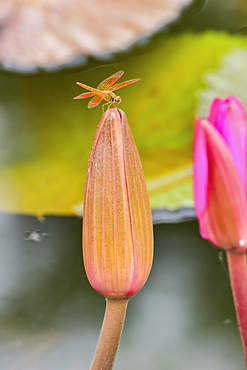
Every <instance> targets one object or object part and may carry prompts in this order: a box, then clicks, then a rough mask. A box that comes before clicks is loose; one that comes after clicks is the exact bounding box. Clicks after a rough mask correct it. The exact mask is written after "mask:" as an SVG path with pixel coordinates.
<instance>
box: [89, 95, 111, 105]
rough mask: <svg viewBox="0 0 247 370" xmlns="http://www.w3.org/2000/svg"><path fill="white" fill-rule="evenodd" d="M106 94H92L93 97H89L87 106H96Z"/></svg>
mask: <svg viewBox="0 0 247 370" xmlns="http://www.w3.org/2000/svg"><path fill="white" fill-rule="evenodd" d="M106 95H107V94H101V95H96V96H94V97H93V99H91V100H90V102H89V103H88V108H94V107H97V105H99V104H100V103H101V102H102V100H103V99H104V98H105V97H106Z"/></svg>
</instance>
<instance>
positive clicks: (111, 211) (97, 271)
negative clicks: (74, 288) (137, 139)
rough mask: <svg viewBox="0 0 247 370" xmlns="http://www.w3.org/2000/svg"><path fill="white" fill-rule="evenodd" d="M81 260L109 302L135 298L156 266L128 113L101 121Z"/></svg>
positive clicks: (88, 182)
mask: <svg viewBox="0 0 247 370" xmlns="http://www.w3.org/2000/svg"><path fill="white" fill-rule="evenodd" d="M83 258H84V264H85V269H86V273H87V276H88V279H89V282H90V283H91V285H92V286H93V288H94V289H96V290H97V291H98V292H99V293H101V294H103V295H105V296H108V297H121V296H132V295H134V294H136V293H137V292H138V290H139V289H141V287H142V286H143V285H144V284H145V282H146V279H147V277H148V275H149V273H150V269H151V266H152V259H153V226H152V218H151V209H150V205H149V198H148V193H147V187H146V182H145V178H144V174H143V170H142V166H141V162H140V158H139V155H138V152H137V148H136V146H135V143H134V139H133V137H132V134H131V131H130V128H129V125H128V122H127V119H126V116H125V113H124V112H123V111H121V110H118V109H115V108H114V109H108V110H107V111H106V112H105V113H104V115H103V116H102V119H101V121H100V123H99V126H98V129H97V131H96V134H95V138H94V142H93V146H92V151H91V155H90V159H89V165H88V174H87V180H86V189H85V198H84V214H83Z"/></svg>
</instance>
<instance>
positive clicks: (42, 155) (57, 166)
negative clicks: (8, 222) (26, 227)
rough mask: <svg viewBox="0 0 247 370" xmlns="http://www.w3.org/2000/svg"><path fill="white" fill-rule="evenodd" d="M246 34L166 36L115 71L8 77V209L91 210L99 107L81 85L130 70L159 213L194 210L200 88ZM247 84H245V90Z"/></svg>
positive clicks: (1, 188) (3, 112) (127, 95)
mask: <svg viewBox="0 0 247 370" xmlns="http://www.w3.org/2000/svg"><path fill="white" fill-rule="evenodd" d="M246 46H247V43H246V40H245V38H244V37H242V36H233V35H229V34H226V33H217V32H209V33H202V34H190V33H188V34H182V35H175V36H166V37H164V36H163V37H159V38H156V39H155V40H153V41H152V43H151V44H150V45H145V46H142V47H139V48H138V49H136V50H135V51H134V52H133V53H132V54H131V56H130V55H122V56H121V58H120V57H119V60H116V63H115V64H114V67H113V66H101V67H100V68H92V69H91V70H89V71H84V72H80V73H74V74H72V73H70V74H69V72H68V71H67V72H65V73H64V74H40V75H34V76H15V75H14V76H12V75H4V74H2V75H0V81H1V86H2V89H1V92H0V122H1V135H0V154H1V155H0V163H1V170H0V192H1V193H0V194H1V196H0V211H4V212H15V213H25V214H36V215H44V214H54V215H73V214H80V213H81V212H82V202H83V194H84V184H85V178H86V173H87V162H88V158H89V154H90V149H91V145H92V141H93V136H94V133H95V130H96V127H97V124H98V122H99V120H100V117H101V113H102V110H101V108H100V107H97V108H94V109H87V107H86V106H87V102H88V101H86V100H85V101H83V100H81V101H80V100H73V97H74V96H76V95H78V94H80V93H82V92H83V90H82V89H81V88H79V87H78V86H77V85H76V84H75V82H76V81H81V82H84V83H86V84H88V85H91V86H97V85H98V83H99V82H100V81H101V80H103V79H104V78H106V77H107V76H109V75H111V74H112V73H114V72H116V71H118V70H120V69H123V70H125V71H126V73H125V76H124V78H121V80H120V81H122V80H125V79H126V80H127V79H131V78H137V77H140V78H141V81H139V82H138V83H136V84H134V85H131V86H128V87H125V88H124V89H123V90H119V94H120V95H121V97H122V100H123V103H122V104H121V109H123V110H124V111H125V112H126V115H127V117H128V121H129V124H130V127H131V129H132V132H133V136H134V138H135V140H136V144H137V147H138V149H139V152H140V157H141V160H142V164H143V168H144V172H145V176H146V179H147V183H148V188H149V192H150V200H151V206H152V207H153V208H172V209H174V208H177V207H180V206H182V205H183V206H184V205H191V204H192V191H191V188H192V187H191V162H192V145H193V125H194V118H195V114H196V110H197V104H198V91H200V90H203V89H205V87H206V81H205V79H204V76H205V75H206V74H207V73H208V72H209V71H214V70H217V69H218V68H219V66H220V64H221V57H222V56H223V55H225V54H226V53H228V52H230V51H231V49H232V48H234V47H238V48H241V50H246V49H247V48H246ZM245 86H246V84H244V82H242V89H244V88H245Z"/></svg>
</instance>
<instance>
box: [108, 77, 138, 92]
mask: <svg viewBox="0 0 247 370" xmlns="http://www.w3.org/2000/svg"><path fill="white" fill-rule="evenodd" d="M139 80H140V78H135V79H134V80H129V81H124V82H119V83H118V84H116V85H114V86H112V88H111V89H110V90H111V91H115V90H118V89H121V88H122V87H124V86H128V85H131V84H133V83H135V82H137V81H139Z"/></svg>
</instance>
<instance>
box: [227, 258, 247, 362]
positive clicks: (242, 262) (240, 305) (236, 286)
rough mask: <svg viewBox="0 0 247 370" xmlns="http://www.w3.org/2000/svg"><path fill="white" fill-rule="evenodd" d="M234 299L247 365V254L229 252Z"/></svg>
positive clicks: (228, 259)
mask: <svg viewBox="0 0 247 370" xmlns="http://www.w3.org/2000/svg"><path fill="white" fill-rule="evenodd" d="M226 254H227V261H228V268H229V273H230V280H231V287H232V294H233V300H234V305H235V310H236V315H237V320H238V325H239V331H240V336H241V340H242V345H243V350H244V356H245V363H246V367H247V270H246V254H245V253H242V254H234V253H231V252H227V253H226Z"/></svg>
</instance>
